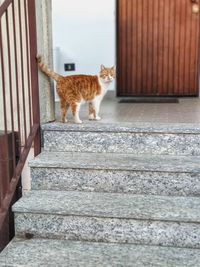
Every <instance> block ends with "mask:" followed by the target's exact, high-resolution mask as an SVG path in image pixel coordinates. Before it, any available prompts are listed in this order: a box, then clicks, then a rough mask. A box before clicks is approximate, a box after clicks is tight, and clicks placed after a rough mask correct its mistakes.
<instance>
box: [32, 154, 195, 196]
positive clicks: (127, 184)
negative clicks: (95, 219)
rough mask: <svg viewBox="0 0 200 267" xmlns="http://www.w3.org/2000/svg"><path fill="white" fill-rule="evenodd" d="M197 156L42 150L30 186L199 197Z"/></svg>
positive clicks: (34, 166) (47, 188)
mask: <svg viewBox="0 0 200 267" xmlns="http://www.w3.org/2000/svg"><path fill="white" fill-rule="evenodd" d="M199 163H200V157H199V156H171V155H134V154H117V153H114V154H113V153H105V154H103V153H78V152H73V153H72V152H50V153H49V152H47V151H45V152H43V153H41V154H40V155H39V156H38V157H36V158H35V159H34V160H32V161H31V162H30V163H29V164H30V166H31V176H32V189H36V190H39V189H40V190H68V191H70V190H71V191H75V190H77V191H96V192H124V193H133V194H148V195H150V194H152V195H171V196H173V195H174V196H200V164H199Z"/></svg>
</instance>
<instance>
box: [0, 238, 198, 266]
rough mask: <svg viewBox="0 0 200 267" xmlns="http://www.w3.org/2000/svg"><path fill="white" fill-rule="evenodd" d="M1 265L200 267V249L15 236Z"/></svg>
mask: <svg viewBox="0 0 200 267" xmlns="http://www.w3.org/2000/svg"><path fill="white" fill-rule="evenodd" d="M0 266H2V267H6V266H7V267H8V266H10V267H11V266H12V267H17V266H24V267H29V266H30V267H39V266H50V267H51V266H52V267H55V266H56V267H156V266H158V267H199V266H200V250H198V249H195V250H194V249H183V248H165V247H159V246H152V247H151V246H140V245H132V244H123V245H121V244H105V243H95V242H93V243H89V242H84V243H83V242H72V241H70V242H69V241H65V240H48V239H47V240H45V239H31V240H23V239H15V240H14V241H12V243H11V244H10V245H9V246H8V247H7V248H6V249H5V250H4V252H3V253H2V254H0Z"/></svg>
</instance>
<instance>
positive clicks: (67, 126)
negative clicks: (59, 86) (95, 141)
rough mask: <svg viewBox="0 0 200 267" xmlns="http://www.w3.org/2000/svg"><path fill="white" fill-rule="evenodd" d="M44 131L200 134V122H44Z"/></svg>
mask: <svg viewBox="0 0 200 267" xmlns="http://www.w3.org/2000/svg"><path fill="white" fill-rule="evenodd" d="M41 129H42V131H68V132H111V133H112V132H116V133H149V134H151V133H154V134H156V133H157V134H159V133H161V134H164V133H165V134H200V124H199V123H196V124H193V123H181V124H180V123H179V124H175V123H168V124H167V123H159V124H152V123H129V122H126V123H98V122H90V123H85V122H84V123H83V124H81V125H77V124H73V123H64V124H63V123H59V122H52V123H47V124H43V125H42V126H41Z"/></svg>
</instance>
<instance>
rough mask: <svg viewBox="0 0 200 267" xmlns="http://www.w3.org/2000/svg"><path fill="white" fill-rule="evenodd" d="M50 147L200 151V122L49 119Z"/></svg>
mask: <svg viewBox="0 0 200 267" xmlns="http://www.w3.org/2000/svg"><path fill="white" fill-rule="evenodd" d="M42 129H43V134H44V149H45V150H46V151H72V152H73V151H76V152H78V151H79V152H92V153H93V152H109V153H124V152H126V153H135V154H141V153H142V154H158V155H160V154H170V155H200V124H184V123H182V124H181V123H179V124H152V123H109V124H107V123H99V122H89V123H83V124H81V125H76V124H70V123H65V124H63V123H59V122H54V123H48V124H45V125H43V126H42Z"/></svg>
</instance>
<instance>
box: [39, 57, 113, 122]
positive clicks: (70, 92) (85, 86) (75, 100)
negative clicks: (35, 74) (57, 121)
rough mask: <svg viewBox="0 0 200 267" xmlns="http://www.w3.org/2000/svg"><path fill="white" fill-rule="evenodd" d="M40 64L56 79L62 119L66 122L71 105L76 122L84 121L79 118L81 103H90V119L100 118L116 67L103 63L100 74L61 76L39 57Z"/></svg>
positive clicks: (44, 70)
mask: <svg viewBox="0 0 200 267" xmlns="http://www.w3.org/2000/svg"><path fill="white" fill-rule="evenodd" d="M37 62H38V66H39V67H40V69H41V70H42V71H43V72H44V73H45V74H46V75H47V76H49V77H51V78H53V79H54V80H55V81H56V90H57V93H58V95H59V97H60V104H61V121H62V122H66V121H67V120H66V118H65V117H66V113H67V110H68V108H69V107H71V110H72V114H73V116H74V121H75V123H82V121H81V120H80V118H79V111H80V107H81V104H83V103H84V102H86V101H87V102H88V103H89V119H90V120H100V119H101V118H100V116H99V109H100V104H101V101H102V99H103V97H104V95H105V94H106V92H107V90H108V86H109V85H110V83H111V82H112V81H113V80H114V78H115V68H114V67H111V68H106V67H104V66H103V65H101V69H100V72H99V74H98V75H70V76H61V75H59V74H57V73H55V72H54V71H52V70H50V69H49V68H48V66H47V65H46V64H44V63H42V62H41V57H40V56H38V57H37Z"/></svg>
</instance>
